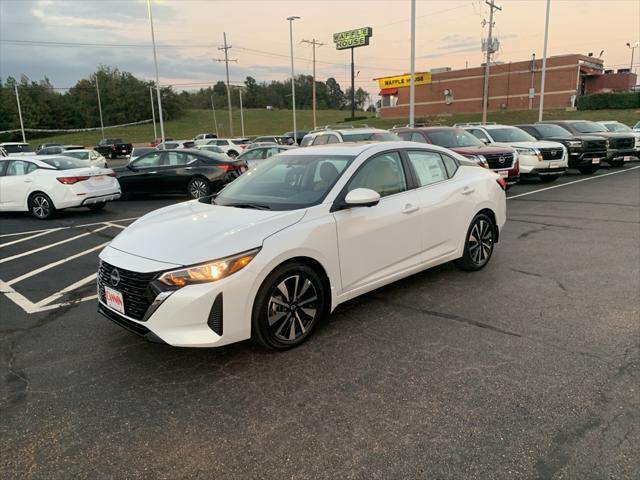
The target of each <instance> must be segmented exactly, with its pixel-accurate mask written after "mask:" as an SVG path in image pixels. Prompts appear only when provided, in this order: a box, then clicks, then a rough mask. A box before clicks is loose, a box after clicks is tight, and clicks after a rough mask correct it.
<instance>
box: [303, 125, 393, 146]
mask: <svg viewBox="0 0 640 480" xmlns="http://www.w3.org/2000/svg"><path fill="white" fill-rule="evenodd" d="M398 140H401V138H400V137H398V136H397V135H396V134H395V133H391V132H388V131H387V130H382V129H380V128H370V127H355V128H354V127H342V128H335V129H333V128H331V127H330V126H326V127H324V128H321V129H318V130H314V131H312V132H309V133H308V134H306V135H305V136H304V138H303V139H302V142H300V146H301V147H309V146H311V145H325V144H328V143H344V142H367V141H372V142H397V141H398Z"/></svg>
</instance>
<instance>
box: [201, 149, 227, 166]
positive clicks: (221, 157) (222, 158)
mask: <svg viewBox="0 0 640 480" xmlns="http://www.w3.org/2000/svg"><path fill="white" fill-rule="evenodd" d="M198 160H200V161H201V162H203V163H218V162H234V161H235V160H234V159H232V158H229V157H227V156H226V155H225V154H223V153H216V152H209V151H207V150H200V153H199V155H198Z"/></svg>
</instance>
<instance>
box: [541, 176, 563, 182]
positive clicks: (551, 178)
mask: <svg viewBox="0 0 640 480" xmlns="http://www.w3.org/2000/svg"><path fill="white" fill-rule="evenodd" d="M559 176H560V175H540V180H542V181H543V182H544V183H550V182H555V181H556V180H557V179H558V177H559Z"/></svg>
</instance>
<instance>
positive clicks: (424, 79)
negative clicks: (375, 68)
mask: <svg viewBox="0 0 640 480" xmlns="http://www.w3.org/2000/svg"><path fill="white" fill-rule="evenodd" d="M376 80H378V85H380V89H381V90H384V89H386V88H398V87H408V86H409V84H410V81H411V75H397V76H394V77H383V78H376ZM413 83H414V85H424V84H427V83H431V73H430V72H424V73H416V74H415V75H414V79H413Z"/></svg>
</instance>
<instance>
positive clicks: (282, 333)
mask: <svg viewBox="0 0 640 480" xmlns="http://www.w3.org/2000/svg"><path fill="white" fill-rule="evenodd" d="M328 301H329V300H328V297H327V292H326V290H325V288H324V286H323V283H322V280H321V278H320V276H319V275H318V274H317V273H316V271H315V270H313V269H312V268H310V267H309V266H307V265H305V264H303V263H297V262H295V263H288V264H285V265H282V266H280V267H278V268H277V269H275V270H274V271H273V272H272V273H271V274H270V275H269V276H268V277H267V279H266V280H265V281H264V283H263V284H262V286H261V287H260V290H259V291H258V295H257V296H256V300H255V302H254V305H253V314H252V334H253V338H254V339H255V340H256V341H257V342H259V343H260V344H262V345H264V346H265V347H268V348H273V349H276V350H286V349H288V348H293V347H297V346H298V345H300V344H301V343H302V342H304V341H305V340H306V339H307V338H308V337H309V336H310V335H311V333H312V331H313V329H314V328H315V327H316V325H317V324H318V323H319V322H320V320H321V319H322V318H323V317H324V316H325V315H326V311H327V305H328Z"/></svg>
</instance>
